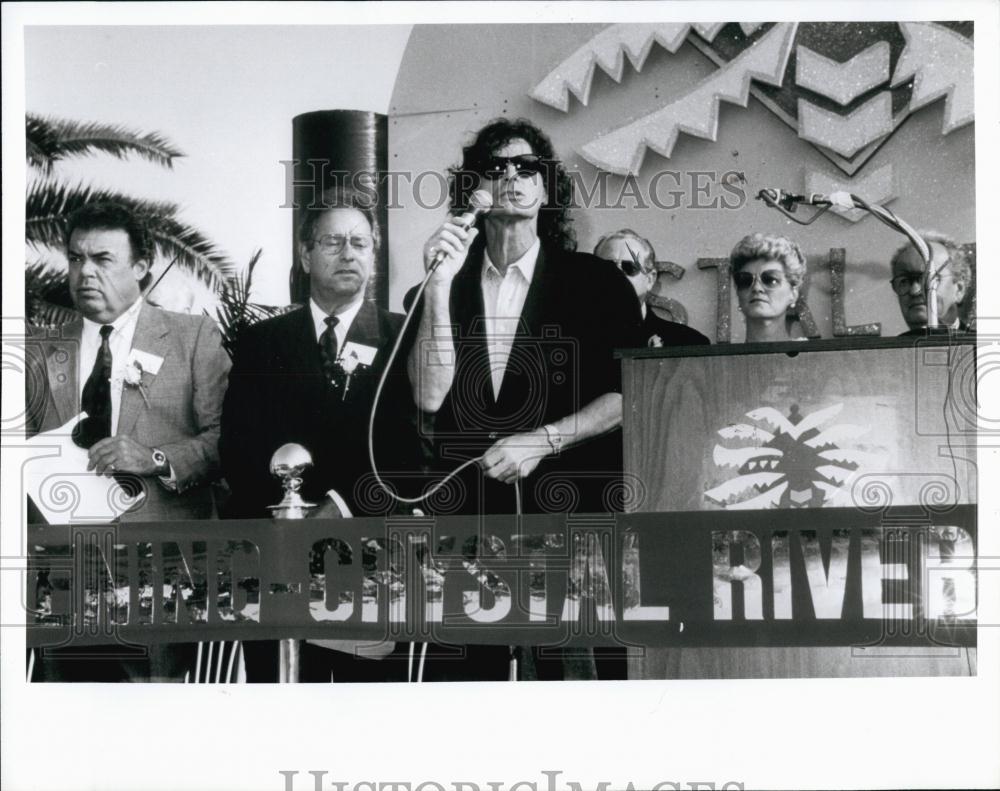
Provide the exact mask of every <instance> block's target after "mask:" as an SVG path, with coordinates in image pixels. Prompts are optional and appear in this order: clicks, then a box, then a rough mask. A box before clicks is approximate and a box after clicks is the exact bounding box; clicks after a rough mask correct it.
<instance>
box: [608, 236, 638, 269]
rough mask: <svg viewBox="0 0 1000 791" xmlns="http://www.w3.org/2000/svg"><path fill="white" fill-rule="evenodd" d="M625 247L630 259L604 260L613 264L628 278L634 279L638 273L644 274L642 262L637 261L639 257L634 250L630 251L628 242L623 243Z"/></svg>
mask: <svg viewBox="0 0 1000 791" xmlns="http://www.w3.org/2000/svg"><path fill="white" fill-rule="evenodd" d="M625 247H626V248H627V249H628V254H629V255H630V256H632V257H631V258H621V259H617V260H616V259H614V258H607V259H605V260H606V261H610V262H611V263H613V264H614V265H615V266H617V267H618V268H619V269H620V270H622V272H624V273H625V274H626V275H628V276H629V277H635V276H636V275H638V274H639V273H640V272H644V271H645V269H644V268H643V266H642V262H641V261H640V260H639V256H638V255H636V253H635V250H633V249H632V247H631V246H630V245H629V243H628V242H626V243H625Z"/></svg>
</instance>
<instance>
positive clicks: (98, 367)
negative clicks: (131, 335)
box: [73, 324, 114, 448]
mask: <svg viewBox="0 0 1000 791" xmlns="http://www.w3.org/2000/svg"><path fill="white" fill-rule="evenodd" d="M113 331H114V327H112V326H111V325H110V324H105V325H104V326H103V327H101V348H100V349H98V350H97V358H96V359H95V360H94V368H93V369H92V370H91V372H90V376H89V377H87V381H86V383H85V384H84V386H83V398H82V399H81V402H80V405H81V406H82V407H83V411H84V412H86V413H87V418H86V420H81V421H80V423H79V424H77V427H76V429H75V431H74V434H73V438H74V440H75V441H76V444H77V445H79V446H80V447H83V448H89V447H90V446H91V445H93V444H94V443H95V442H98V441H99V440H102V439H104V438H105V437H110V436H111V364H112V359H111V343H110V341H109V338H110V337H111V333H112V332H113Z"/></svg>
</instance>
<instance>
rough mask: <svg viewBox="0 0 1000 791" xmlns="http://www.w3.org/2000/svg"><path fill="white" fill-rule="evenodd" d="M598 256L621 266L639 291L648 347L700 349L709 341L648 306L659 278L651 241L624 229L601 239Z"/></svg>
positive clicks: (596, 248)
mask: <svg viewBox="0 0 1000 791" xmlns="http://www.w3.org/2000/svg"><path fill="white" fill-rule="evenodd" d="M594 255H596V256H597V257H598V258H603V259H604V260H605V261H610V262H612V263H613V264H614V265H615V266H617V267H618V268H619V269H620V270H621V271H622V273H623V274H624V275H625V277H627V278H628V280H629V282H630V283H631V284H632V288H633V289H635V295H636V297H637V298H638V299H639V309H640V310H641V311H642V338H643V339H644V341H645V345H646V346H650V347H660V346H699V345H704V344H707V343H708V342H709V340H708V338H706V337H705V336H704V335H702V334H701V333H700V332H698V330H695V329H692V328H691V327H688V326H687V325H686V324H681V323H680V322H677V321H667V319H662V318H660V317H659V316H657V315H656V313H655V312H654V311H653V309H652V308H651V307H650V306H649V305H648V304H647V300H648V298H649V294H650V292H651V291H652V289H653V286H654V285H656V278H657V275H658V273H657V271H656V251H655V250H654V249H653V245H652V243H651V242H650V241H649V240H648V239H646V238H645V237H643V236H640V235H639V234H638V233H637V232H635V231H633V230H632V229H631V228H622V229H621V230H618V231H612V232H611V233H609V234H605V235H604V236H602V237H601V238H600V239H598V240H597V244H596V245H594Z"/></svg>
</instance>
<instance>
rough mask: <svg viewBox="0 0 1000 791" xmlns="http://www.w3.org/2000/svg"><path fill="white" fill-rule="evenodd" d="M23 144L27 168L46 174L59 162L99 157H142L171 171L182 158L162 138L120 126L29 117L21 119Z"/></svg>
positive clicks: (166, 140)
mask: <svg viewBox="0 0 1000 791" xmlns="http://www.w3.org/2000/svg"><path fill="white" fill-rule="evenodd" d="M25 142H26V148H27V152H26V153H27V160H28V164H30V165H33V166H35V167H37V168H40V169H41V170H42V171H44V172H45V173H46V174H48V173H51V172H52V168H53V167H54V166H55V163H56V162H58V161H59V160H62V159H65V158H67V157H74V156H91V155H93V154H97V153H102V154H109V155H110V156H113V157H117V158H118V159H125V158H127V157H128V156H129V155H135V156H139V157H142V158H143V159H146V160H149V161H150V162H154V163H156V164H158V165H162V166H163V167H166V168H170V167H173V162H174V159H176V158H177V157H182V156H184V153H183V152H182V151H181V150H180V149H178V148H177V147H176V146H175V145H174V144H173V143H172V142H170V141H169V140H168V139H167V138H165V137H164V136H163V135H160V134H157V133H156V132H151V133H143V132H138V131H135V130H132V129H128V128H127V127H124V126H121V125H120V124H101V123H91V122H81V121H71V120H67V119H61V118H43V117H42V116H39V115H34V114H33V113H28V114H27V115H26V116H25Z"/></svg>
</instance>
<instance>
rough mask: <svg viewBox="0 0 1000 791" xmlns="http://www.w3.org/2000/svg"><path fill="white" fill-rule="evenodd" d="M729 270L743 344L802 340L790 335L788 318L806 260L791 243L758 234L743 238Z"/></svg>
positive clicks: (732, 258) (736, 248)
mask: <svg viewBox="0 0 1000 791" xmlns="http://www.w3.org/2000/svg"><path fill="white" fill-rule="evenodd" d="M729 268H730V271H731V272H732V276H733V285H734V286H735V288H736V298H737V300H738V301H739V308H740V312H741V313H742V314H743V318H744V320H745V321H746V327H747V334H746V341H747V343H770V342H773V341H791V340H805V338H804V337H801V336H799V335H796V334H793V332H792V331H791V330H792V327H793V325H794V321H793V320H792V319H791V318H789V315H788V314H789V311H790V310H791V309H792V307H793V306H794V305H795V303H796V302H798V300H799V287H800V286H801V284H802V280H803V278H804V277H805V274H806V257H805V255H803V253H802V249H801V248H800V247H799V246H798V245H797V244H795V242H793V241H791V240H790V239H786V238H785V237H784V236H767V235H765V234H762V233H752V234H750V235H749V236H744V237H743V238H742V239H740V241H739V242H738V243H737V245H736V246H735V247H734V248H733V252H732V253H730V255H729Z"/></svg>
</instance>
